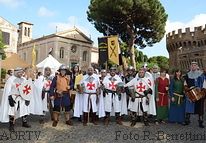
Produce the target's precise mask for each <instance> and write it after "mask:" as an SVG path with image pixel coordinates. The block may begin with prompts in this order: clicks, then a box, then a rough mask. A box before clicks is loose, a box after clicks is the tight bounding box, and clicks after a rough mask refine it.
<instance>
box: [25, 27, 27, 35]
mask: <svg viewBox="0 0 206 143" xmlns="http://www.w3.org/2000/svg"><path fill="white" fill-rule="evenodd" d="M26 35H27V28H26V27H25V28H24V36H26Z"/></svg>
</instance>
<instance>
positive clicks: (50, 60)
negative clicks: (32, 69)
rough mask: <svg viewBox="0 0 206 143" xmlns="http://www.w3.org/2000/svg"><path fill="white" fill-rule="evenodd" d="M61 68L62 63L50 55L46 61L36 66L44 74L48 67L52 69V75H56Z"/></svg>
mask: <svg viewBox="0 0 206 143" xmlns="http://www.w3.org/2000/svg"><path fill="white" fill-rule="evenodd" d="M60 66H61V63H60V62H58V61H57V60H56V59H55V58H54V57H53V56H52V55H49V56H48V57H47V58H46V59H44V60H43V61H41V62H40V63H38V64H37V65H36V67H37V68H38V69H40V70H42V72H44V69H45V68H46V67H50V68H51V70H52V74H54V73H55V72H56V71H57V70H58V69H59V67H60Z"/></svg>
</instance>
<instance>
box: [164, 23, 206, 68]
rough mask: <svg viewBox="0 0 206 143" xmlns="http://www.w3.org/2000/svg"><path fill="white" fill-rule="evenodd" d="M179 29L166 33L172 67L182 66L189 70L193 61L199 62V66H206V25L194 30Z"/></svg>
mask: <svg viewBox="0 0 206 143" xmlns="http://www.w3.org/2000/svg"><path fill="white" fill-rule="evenodd" d="M182 31H183V30H182V29H178V31H177V33H175V31H172V32H171V33H168V34H167V35H166V44H167V45H166V46H167V50H168V52H169V66H170V69H175V68H180V69H182V70H183V71H187V70H189V68H190V64H191V62H192V61H196V62H198V65H199V68H200V69H202V68H203V67H205V66H206V25H205V27H202V26H199V27H195V28H194V31H192V30H191V29H190V28H186V29H185V32H182Z"/></svg>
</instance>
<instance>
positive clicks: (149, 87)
mask: <svg viewBox="0 0 206 143" xmlns="http://www.w3.org/2000/svg"><path fill="white" fill-rule="evenodd" d="M205 90H206V68H204V69H203V71H201V70H199V69H198V65H197V63H196V62H192V63H191V67H190V71H189V72H188V73H186V74H184V75H182V72H181V71H180V70H179V69H177V70H176V71H174V75H173V76H169V75H168V74H167V71H166V70H165V69H159V67H158V66H156V65H155V66H154V67H153V68H152V69H151V70H149V69H147V67H145V66H143V67H141V68H140V69H138V71H135V69H134V68H133V67H131V66H130V67H128V68H127V69H126V70H125V72H124V73H120V72H118V71H117V68H116V67H115V66H112V67H111V68H110V69H109V70H105V69H101V71H100V72H98V70H97V69H94V68H93V67H89V68H88V70H87V72H86V73H85V74H83V73H82V72H81V70H80V67H79V66H78V65H75V66H74V67H72V69H71V71H70V70H68V68H67V67H66V66H65V65H61V66H60V67H59V70H58V71H57V72H56V73H55V74H52V71H51V68H50V67H46V68H45V69H44V71H43V74H42V73H41V72H34V70H32V69H26V70H25V69H22V68H16V69H15V70H14V71H13V72H11V71H9V72H8V77H7V81H6V84H5V87H4V92H3V95H2V100H1V105H0V111H1V113H0V122H3V123H5V122H8V123H9V130H10V131H14V125H15V120H16V119H18V118H22V126H23V127H26V128H30V127H31V125H30V124H29V123H28V121H27V117H28V116H29V115H31V114H33V115H39V123H40V124H44V123H45V122H46V121H47V120H46V118H45V115H46V114H50V115H51V120H52V121H53V122H52V126H53V127H56V126H57V125H58V122H59V116H60V115H61V112H63V113H64V116H65V124H66V125H69V126H72V125H73V122H72V120H73V119H72V117H76V118H78V120H79V121H80V122H82V124H83V126H87V123H88V122H91V123H93V124H94V125H97V124H98V122H100V121H101V120H99V121H98V118H103V120H104V121H103V122H104V125H106V126H108V125H109V123H110V121H111V119H110V118H111V116H115V118H116V123H117V124H119V125H122V124H123V123H122V121H123V120H124V119H125V116H129V117H130V121H131V124H130V125H131V127H133V126H135V125H136V122H143V123H144V125H145V126H149V124H150V123H153V122H154V123H155V124H157V125H158V124H161V123H166V122H171V123H180V124H182V125H189V124H190V116H191V114H197V115H198V123H199V127H200V128H204V125H203V114H204V99H205V93H206V92H205ZM71 111H73V112H71ZM71 113H72V117H71Z"/></svg>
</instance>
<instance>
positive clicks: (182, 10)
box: [0, 0, 206, 57]
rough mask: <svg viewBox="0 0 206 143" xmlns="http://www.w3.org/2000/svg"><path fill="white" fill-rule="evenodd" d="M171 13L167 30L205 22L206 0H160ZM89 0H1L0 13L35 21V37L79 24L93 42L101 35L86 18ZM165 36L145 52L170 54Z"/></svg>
mask: <svg viewBox="0 0 206 143" xmlns="http://www.w3.org/2000/svg"><path fill="white" fill-rule="evenodd" d="M160 1H161V3H162V4H163V6H164V7H165V10H166V13H167V14H168V21H167V26H166V31H167V33H168V32H171V31H173V30H177V29H179V28H185V27H194V26H200V25H205V24H206V8H205V5H206V0H198V1H197V0H160ZM89 2H90V0H41V1H37V0H0V16H1V17H3V18H5V19H6V20H8V21H9V22H11V23H12V24H14V25H17V23H19V22H21V21H27V22H31V23H33V24H34V29H33V38H38V37H41V36H43V35H47V34H51V33H54V32H55V31H56V26H57V31H62V30H65V29H68V28H72V27H74V26H76V27H77V28H79V29H80V30H82V31H83V32H84V33H85V34H86V35H87V36H88V37H91V38H92V40H93V41H94V45H95V46H97V37H101V36H102V34H101V33H99V32H98V31H96V30H95V28H94V27H93V25H92V24H90V23H89V22H88V20H87V15H86V11H87V8H88V5H89ZM165 45H166V44H165V38H163V39H162V41H161V42H160V43H157V44H155V45H154V46H153V47H147V48H145V49H143V50H142V51H143V52H144V53H145V54H147V55H148V56H149V57H151V56H157V55H163V56H167V57H168V53H167V50H166V47H165Z"/></svg>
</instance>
